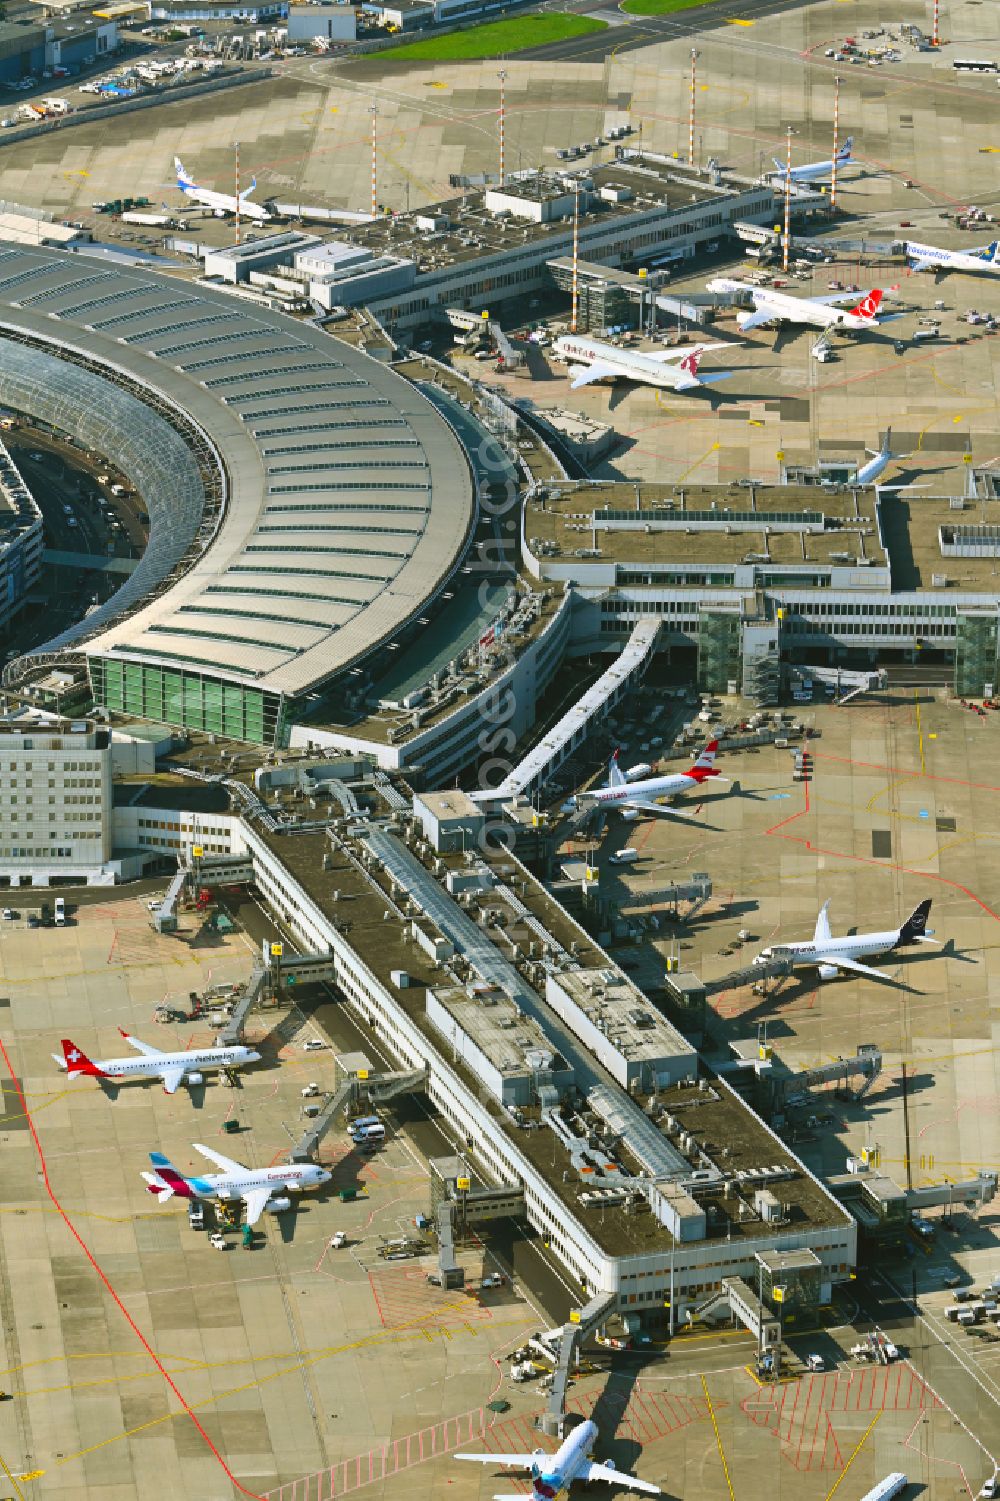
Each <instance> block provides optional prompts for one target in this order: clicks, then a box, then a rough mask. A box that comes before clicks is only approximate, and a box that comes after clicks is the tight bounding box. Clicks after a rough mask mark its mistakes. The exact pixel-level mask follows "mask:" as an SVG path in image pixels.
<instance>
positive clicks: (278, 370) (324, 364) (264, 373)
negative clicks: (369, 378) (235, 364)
mask: <svg viewBox="0 0 1000 1501" xmlns="http://www.w3.org/2000/svg"><path fill="white" fill-rule="evenodd" d="M343 368H344V366H343V362H342V361H341V360H312V361H310V362H309V364H303V365H270V364H269V365H268V366H267V368H266V369H265V370H245V371H244V372H243V374H242V375H219V376H217V377H216V378H215V380H207V381H205V383H204V384H205V387H206V389H207V390H212V389H214V387H216V386H235V385H241V384H242V383H243V382H244V381H248V380H249V381H255V380H276V379H277V377H278V376H279V375H307V374H310V373H311V372H312V371H314V370H343ZM248 394H249V393H248Z"/></svg>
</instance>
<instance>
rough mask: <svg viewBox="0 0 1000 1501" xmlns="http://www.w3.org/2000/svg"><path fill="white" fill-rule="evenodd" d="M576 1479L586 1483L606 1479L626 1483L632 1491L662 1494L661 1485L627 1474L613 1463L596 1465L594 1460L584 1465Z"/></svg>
mask: <svg viewBox="0 0 1000 1501" xmlns="http://www.w3.org/2000/svg"><path fill="white" fill-rule="evenodd" d="M574 1479H576V1480H582V1481H583V1482H584V1484H585V1485H589V1484H590V1482H591V1481H592V1480H606V1481H608V1483H609V1484H610V1485H624V1486H627V1487H628V1489H629V1490H632V1491H648V1492H649V1494H650V1495H651V1496H659V1495H660V1494H661V1491H660V1487H659V1486H658V1485H651V1484H650V1482H649V1481H648V1480H637V1479H636V1477H635V1476H634V1475H625V1474H623V1473H622V1471H621V1470H616V1469H615V1468H614V1466H613V1465H596V1464H594V1463H593V1462H592V1461H589V1462H588V1463H587V1464H584V1465H582V1466H581V1468H580V1469H579V1470H578V1471H577V1473H576V1475H575V1476H574Z"/></svg>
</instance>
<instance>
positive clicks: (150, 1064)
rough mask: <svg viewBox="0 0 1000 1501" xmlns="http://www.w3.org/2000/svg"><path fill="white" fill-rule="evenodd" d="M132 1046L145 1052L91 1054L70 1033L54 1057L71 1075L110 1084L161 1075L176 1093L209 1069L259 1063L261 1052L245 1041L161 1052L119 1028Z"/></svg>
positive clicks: (165, 1085)
mask: <svg viewBox="0 0 1000 1501" xmlns="http://www.w3.org/2000/svg"><path fill="white" fill-rule="evenodd" d="M118 1030H119V1032H121V1035H122V1036H123V1037H124V1039H125V1041H126V1042H127V1043H128V1045H129V1047H130V1048H134V1049H135V1051H136V1052H137V1053H140V1054H141V1055H142V1056H141V1057H139V1058H98V1059H96V1060H95V1059H91V1058H88V1057H87V1055H86V1053H85V1052H84V1051H83V1049H82V1048H78V1047H76V1046H75V1045H74V1044H73V1043H72V1042H71V1041H70V1040H69V1038H68V1037H64V1038H63V1039H62V1057H60V1056H59V1054H58V1053H53V1054H52V1057H53V1058H54V1059H55V1061H56V1063H58V1065H59V1067H60V1068H63V1069H65V1070H66V1072H67V1074H68V1075H69V1077H70V1078H71V1079H76V1078H77V1077H78V1076H79V1075H80V1074H87V1075H88V1076H89V1077H90V1078H93V1079H107V1080H108V1082H109V1083H111V1084H120V1083H124V1082H125V1081H127V1080H129V1079H161V1080H162V1081H163V1088H164V1090H165V1091H166V1093H167V1094H173V1093H174V1091H175V1090H176V1089H177V1088H178V1087H179V1086H180V1085H181V1084H201V1083H202V1082H203V1079H204V1075H205V1073H206V1071H208V1070H212V1069H220V1068H243V1067H244V1065H245V1064H247V1063H259V1062H260V1054H259V1053H256V1052H254V1050H253V1048H246V1047H243V1046H242V1045H240V1046H238V1047H231V1048H203V1049H202V1050H201V1051H200V1052H195V1051H194V1050H193V1049H192V1050H186V1051H185V1052H183V1053H161V1051H160V1049H159V1048H154V1047H153V1046H152V1045H151V1044H150V1043H148V1042H140V1041H139V1039H138V1037H132V1036H131V1035H130V1034H129V1033H128V1032H123V1031H122V1029H121V1027H119V1028H118Z"/></svg>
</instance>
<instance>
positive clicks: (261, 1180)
mask: <svg viewBox="0 0 1000 1501" xmlns="http://www.w3.org/2000/svg"><path fill="white" fill-rule="evenodd" d="M194 1149H195V1151H196V1152H200V1153H201V1155H202V1156H203V1157H207V1158H208V1160H209V1162H214V1163H215V1164H216V1166H217V1167H221V1169H222V1172H221V1173H205V1174H204V1175H202V1176H199V1177H196V1178H185V1177H184V1176H183V1174H181V1173H179V1172H178V1171H177V1169H176V1168H175V1167H174V1165H173V1163H172V1162H171V1161H170V1159H169V1157H164V1155H163V1153H162V1152H150V1154H149V1160H150V1162H151V1163H152V1164H153V1171H152V1172H151V1173H143V1174H142V1176H143V1178H145V1180H146V1187H147V1189H148V1190H149V1192H150V1193H151V1194H155V1195H156V1197H157V1200H158V1202H159V1203H161V1204H165V1203H166V1202H167V1200H168V1199H172V1198H173V1196H174V1194H177V1196H178V1197H179V1198H182V1199H217V1200H219V1201H221V1202H222V1203H229V1202H232V1201H233V1200H235V1199H242V1200H243V1202H244V1203H245V1204H246V1206H247V1215H246V1222H247V1224H248V1225H256V1223H257V1221H258V1220H259V1219H260V1217H261V1215H262V1214H263V1213H264V1210H265V1209H266V1210H268V1211H269V1213H271V1214H282V1213H284V1211H285V1210H286V1209H291V1207H292V1201H291V1199H290V1198H288V1197H287V1194H283V1193H282V1192H281V1190H282V1189H286V1190H287V1192H288V1193H301V1192H302V1191H303V1189H306V1188H319V1187H320V1186H321V1185H322V1184H324V1183H329V1181H330V1179H331V1178H332V1176H333V1174H332V1173H330V1172H328V1171H327V1169H326V1168H325V1167H317V1166H316V1165H315V1164H314V1163H312V1162H289V1163H285V1165H284V1166H283V1167H282V1166H279V1167H262V1168H249V1167H244V1166H243V1164H242V1163H241V1162H234V1161H233V1159H232V1158H231V1157H223V1155H222V1153H221V1152H213V1151H212V1149H211V1147H203V1146H200V1145H199V1143H198V1142H195V1143H194Z"/></svg>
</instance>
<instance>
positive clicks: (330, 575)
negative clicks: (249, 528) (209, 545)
mask: <svg viewBox="0 0 1000 1501" xmlns="http://www.w3.org/2000/svg"><path fill="white" fill-rule="evenodd" d="M246 550H247V552H301V551H302V549H301V547H276V546H268V547H253V546H250V547H248V548H247V549H246ZM324 551H326V549H324V548H320V547H312V548H310V552H324ZM229 572H230V573H276V574H278V575H279V577H284V575H286V574H288V575H292V574H296V575H298V576H299V577H300V578H322V579H360V580H361V581H362V582H363V583H366V584H381V583H384V582H385V581H384V579H383V577H382V575H381V574H380V573H358V572H356V571H355V570H354V569H350V568H290V567H289V566H288V564H286V563H282V564H280V565H279V566H277V567H269V566H268V564H266V563H253V564H246V563H244V564H242V565H240V564H239V563H234V564H233V566H232V567H231V568H230V570H229Z"/></svg>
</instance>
